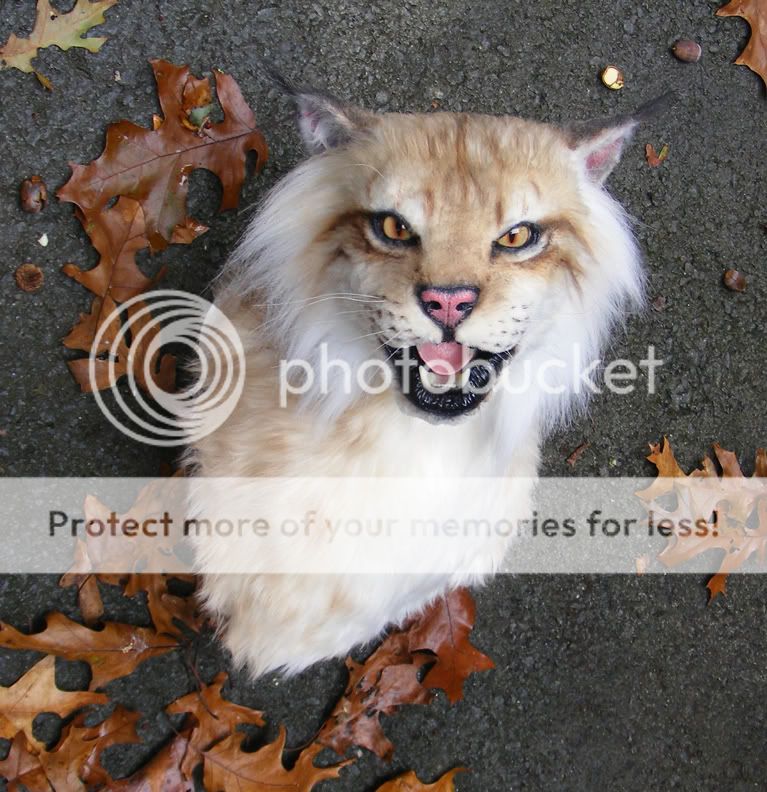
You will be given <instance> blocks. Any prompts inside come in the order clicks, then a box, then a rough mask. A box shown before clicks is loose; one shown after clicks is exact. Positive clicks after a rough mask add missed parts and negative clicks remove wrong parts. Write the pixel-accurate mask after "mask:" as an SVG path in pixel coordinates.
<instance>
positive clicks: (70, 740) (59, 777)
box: [40, 706, 140, 792]
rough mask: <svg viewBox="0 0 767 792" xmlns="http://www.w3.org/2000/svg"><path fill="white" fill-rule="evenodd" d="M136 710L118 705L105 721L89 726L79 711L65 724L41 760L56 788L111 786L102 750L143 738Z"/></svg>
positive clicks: (42, 754) (70, 790)
mask: <svg viewBox="0 0 767 792" xmlns="http://www.w3.org/2000/svg"><path fill="white" fill-rule="evenodd" d="M139 718H140V716H139V714H138V713H137V712H130V711H129V710H126V709H123V708H122V707H119V706H118V707H117V708H116V709H115V710H114V712H113V713H112V714H111V715H110V716H109V717H108V718H107V719H106V720H104V721H102V722H101V723H99V724H97V725H95V726H86V725H85V717H84V716H83V715H78V716H76V717H75V719H74V720H73V721H72V722H70V723H68V724H66V725H65V726H64V729H63V731H62V735H61V738H60V739H59V742H58V743H57V745H56V746H55V747H54V748H53V750H51V751H43V752H41V753H40V762H41V764H42V766H43V769H44V770H45V774H46V776H47V778H48V780H49V781H50V783H51V786H52V787H53V789H54V790H66V792H75V790H85V789H86V788H87V789H92V788H93V787H98V786H106V787H107V788H108V787H109V785H110V783H111V780H112V779H111V777H110V776H109V774H108V773H107V772H106V770H105V769H104V768H103V767H102V765H101V754H102V753H103V752H104V751H105V750H106V749H107V748H109V747H111V746H113V745H125V744H130V743H138V742H140V739H139V736H138V734H137V733H136V723H137V722H138V720H139Z"/></svg>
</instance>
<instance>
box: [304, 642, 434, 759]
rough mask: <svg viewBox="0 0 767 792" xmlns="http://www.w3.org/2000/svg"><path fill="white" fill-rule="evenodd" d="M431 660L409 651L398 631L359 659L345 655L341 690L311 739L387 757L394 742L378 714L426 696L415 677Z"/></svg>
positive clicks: (426, 700) (338, 749)
mask: <svg viewBox="0 0 767 792" xmlns="http://www.w3.org/2000/svg"><path fill="white" fill-rule="evenodd" d="M431 659H432V658H431V657H430V656H428V655H426V654H421V655H418V656H414V655H413V654H412V653H411V651H410V649H409V636H408V635H407V634H406V633H404V632H395V633H393V634H392V635H389V636H388V637H387V638H386V639H385V640H384V642H383V643H382V644H381V645H380V646H379V647H378V649H376V650H375V652H373V654H372V655H371V656H370V657H369V658H368V659H367V660H366V661H365V662H364V663H356V662H355V661H354V660H352V659H351V658H350V657H349V658H347V660H346V667H347V669H348V670H349V681H348V683H347V686H346V690H345V692H344V694H343V696H341V698H340V699H339V700H338V702H337V704H336V706H335V707H334V709H333V711H332V712H331V713H330V715H329V716H328V718H327V720H326V721H325V723H324V725H323V727H322V729H320V733H319V734H318V736H317V741H318V742H319V743H321V744H322V745H326V746H327V747H328V748H332V749H333V750H334V751H335V752H336V753H337V754H339V756H343V755H344V754H345V753H346V751H347V750H348V749H349V748H351V746H353V745H357V746H359V747H361V748H367V749H368V750H369V751H372V752H373V753H374V754H376V756H379V757H380V758H381V759H384V760H385V761H389V760H390V759H391V757H392V755H393V753H394V746H393V745H392V743H391V741H390V740H389V739H388V738H387V737H386V735H385V734H384V733H383V729H382V727H381V719H380V718H381V715H392V714H393V713H394V712H396V711H397V710H398V709H399V708H400V707H401V706H402V705H404V704H428V703H429V702H430V701H431V699H432V694H431V692H430V691H429V690H428V689H427V688H425V687H424V686H423V685H422V684H421V682H420V680H419V676H420V671H421V669H422V667H423V666H424V665H425V664H426V663H429V662H431Z"/></svg>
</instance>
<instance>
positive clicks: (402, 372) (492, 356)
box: [385, 345, 515, 418]
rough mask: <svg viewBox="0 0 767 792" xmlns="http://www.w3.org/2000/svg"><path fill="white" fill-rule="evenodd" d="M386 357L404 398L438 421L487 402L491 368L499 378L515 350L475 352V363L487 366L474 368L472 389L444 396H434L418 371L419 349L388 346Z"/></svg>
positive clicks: (470, 377)
mask: <svg viewBox="0 0 767 792" xmlns="http://www.w3.org/2000/svg"><path fill="white" fill-rule="evenodd" d="M385 349H386V354H387V356H388V358H389V360H390V361H391V363H392V365H393V366H394V370H395V372H396V375H397V379H398V380H399V383H400V388H401V390H402V395H403V396H404V397H405V398H406V399H407V400H408V401H409V402H410V403H411V404H412V405H414V406H415V407H417V408H418V409H419V410H421V411H423V412H425V413H428V414H429V415H432V416H434V417H437V418H455V417H457V416H460V415H464V414H466V413H469V412H471V411H472V410H475V409H476V408H477V407H479V405H480V404H482V402H483V401H484V400H485V398H486V397H487V395H488V393H489V392H490V390H492V389H491V388H488V385H489V384H490V378H491V376H492V375H491V373H490V368H491V367H492V369H493V370H494V371H495V374H496V376H497V375H498V374H499V373H500V371H501V369H502V368H503V366H504V364H505V363H506V361H507V360H509V358H511V357H512V356H513V355H514V352H515V348H513V347H512V348H511V349H505V350H503V351H502V352H493V353H491V352H486V351H484V350H476V355H475V357H474V359H473V361H472V363H473V362H474V361H477V360H481V361H484V362H485V364H484V365H480V366H477V365H472V364H471V363H470V364H469V365H470V367H471V374H470V376H469V388H468V389H467V390H462V389H461V388H453V389H451V390H448V391H445V392H443V393H433V392H432V391H430V390H428V389H427V388H426V387H425V386H424V384H423V382H422V381H421V375H420V373H419V371H418V367H419V366H420V365H421V364H422V363H423V361H422V360H421V358H420V356H419V355H418V352H417V350H416V347H414V346H411V347H390V346H388V345H387V346H386V347H385Z"/></svg>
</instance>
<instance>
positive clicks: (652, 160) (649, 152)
mask: <svg viewBox="0 0 767 792" xmlns="http://www.w3.org/2000/svg"><path fill="white" fill-rule="evenodd" d="M644 152H645V159H646V160H647V164H648V165H649V166H650V167H651V168H658V167H660V166H661V165H662V164H663V163H664V161H665V160H666V159H667V157H668V152H669V147H668V145H667V144H665V143H664V144H663V146H662V147H661V150H660V152H656V151H655V146H653V144H652V143H648V144H647V145H646V146H645V147H644Z"/></svg>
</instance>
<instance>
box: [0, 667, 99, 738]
mask: <svg viewBox="0 0 767 792" xmlns="http://www.w3.org/2000/svg"><path fill="white" fill-rule="evenodd" d="M55 663H56V658H55V657H54V656H53V655H48V656H47V657H44V658H43V659H42V660H40V662H39V663H36V664H35V665H33V666H32V668H30V669H29V671H27V673H26V674H24V675H23V676H22V677H21V678H20V679H18V680H17V681H16V682H14V683H13V684H12V685H11V686H10V687H0V713H2V715H3V721H2V722H0V737H3V738H5V739H8V740H10V739H12V738H14V737H15V736H16V732H18V731H23V732H24V734H25V735H26V738H27V739H28V740H29V741H30V742H31V743H32V744H33V745H37V744H38V741H37V740H36V738H35V736H34V735H33V734H32V721H34V719H35V718H36V717H37V716H38V715H39V714H40V713H41V712H55V713H56V714H57V715H58V716H59V717H60V718H67V717H68V716H69V715H71V714H72V713H73V712H74V711H75V710H78V709H81V708H82V707H87V706H88V705H89V704H106V703H107V701H108V699H107V697H106V696H105V695H104V694H103V693H89V692H87V691H76V692H67V691H64V690H59V689H58V688H57V687H56V679H55V668H54V666H55ZM9 725H10V726H12V727H13V729H12V731H10V732H9V731H8V727H9Z"/></svg>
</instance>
